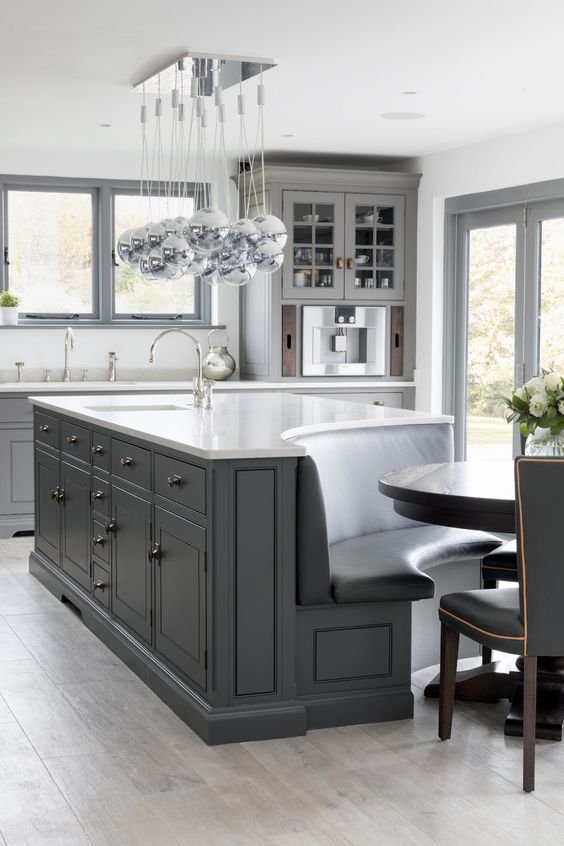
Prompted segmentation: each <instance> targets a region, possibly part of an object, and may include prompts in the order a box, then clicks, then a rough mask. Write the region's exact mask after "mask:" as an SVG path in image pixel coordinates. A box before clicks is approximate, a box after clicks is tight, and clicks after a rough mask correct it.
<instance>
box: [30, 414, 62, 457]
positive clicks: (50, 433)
mask: <svg viewBox="0 0 564 846" xmlns="http://www.w3.org/2000/svg"><path fill="white" fill-rule="evenodd" d="M35 436H36V438H37V440H38V441H40V442H41V443H42V444H47V446H50V447H53V448H54V449H59V421H58V420H57V418H56V417H51V416H50V415H49V414H43V413H42V412H41V411H38V412H37V413H36V415H35Z"/></svg>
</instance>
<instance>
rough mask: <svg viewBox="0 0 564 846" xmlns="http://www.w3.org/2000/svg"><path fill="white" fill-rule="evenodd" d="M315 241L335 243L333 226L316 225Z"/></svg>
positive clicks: (318, 242)
mask: <svg viewBox="0 0 564 846" xmlns="http://www.w3.org/2000/svg"><path fill="white" fill-rule="evenodd" d="M315 243H316V244H320V245H322V244H332V243H333V227H332V226H319V225H317V226H316V227H315Z"/></svg>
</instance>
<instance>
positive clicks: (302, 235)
mask: <svg viewBox="0 0 564 846" xmlns="http://www.w3.org/2000/svg"><path fill="white" fill-rule="evenodd" d="M343 199H344V198H343V194H326V193H322V192H305V191H285V192H284V223H285V225H286V230H287V232H288V242H287V245H286V249H285V257H284V265H283V275H282V287H283V292H284V296H285V297H289V298H299V299H342V298H343V296H344V290H345V288H344V282H345V270H344V268H345V259H344V252H343V250H344V246H345V245H344V238H343V235H344V202H343Z"/></svg>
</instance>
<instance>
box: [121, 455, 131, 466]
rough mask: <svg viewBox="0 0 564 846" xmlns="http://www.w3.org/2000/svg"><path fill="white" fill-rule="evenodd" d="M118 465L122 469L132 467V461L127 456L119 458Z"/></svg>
mask: <svg viewBox="0 0 564 846" xmlns="http://www.w3.org/2000/svg"><path fill="white" fill-rule="evenodd" d="M119 463H120V464H121V466H122V467H133V459H132V458H130V457H129V456H126V457H125V458H120V460H119Z"/></svg>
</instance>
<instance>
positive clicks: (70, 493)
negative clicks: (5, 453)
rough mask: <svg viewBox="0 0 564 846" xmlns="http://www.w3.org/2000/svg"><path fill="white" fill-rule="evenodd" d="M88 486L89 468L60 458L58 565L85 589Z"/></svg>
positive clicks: (87, 577) (88, 556)
mask: <svg viewBox="0 0 564 846" xmlns="http://www.w3.org/2000/svg"><path fill="white" fill-rule="evenodd" d="M90 487H91V486H90V471H89V470H83V469H82V468H80V467H75V466H73V465H72V464H68V463H67V462H66V461H61V469H60V492H59V494H58V497H59V506H60V508H59V510H60V514H61V516H60V531H61V567H62V569H63V570H64V572H65V573H68V575H69V576H72V578H73V579H75V581H77V582H78V583H79V584H80V585H82V587H83V588H85V589H86V590H88V591H89V590H90V582H91V552H90ZM61 497H62V499H61Z"/></svg>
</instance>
